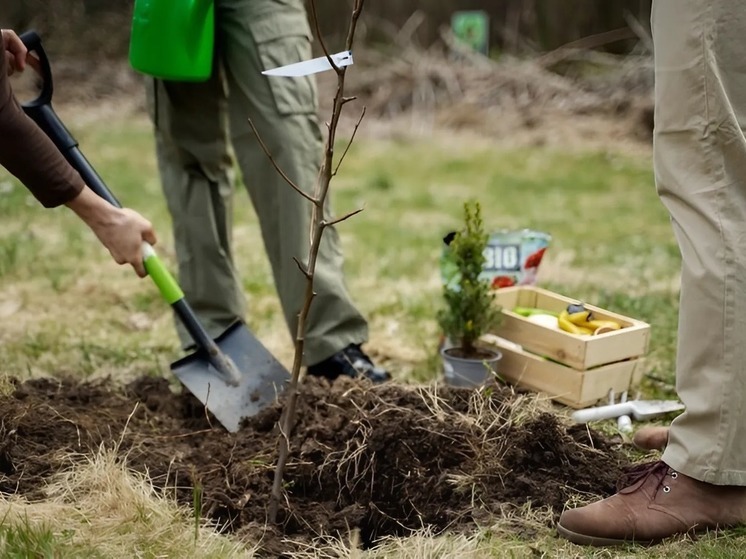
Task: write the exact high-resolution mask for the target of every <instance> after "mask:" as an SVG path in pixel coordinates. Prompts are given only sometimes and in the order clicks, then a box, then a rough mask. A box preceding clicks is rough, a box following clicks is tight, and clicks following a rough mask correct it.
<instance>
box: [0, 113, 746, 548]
mask: <svg viewBox="0 0 746 559" xmlns="http://www.w3.org/2000/svg"><path fill="white" fill-rule="evenodd" d="M60 114H61V116H62V117H63V119H65V118H66V116H65V112H64V111H60ZM70 114H71V115H72V116H69V117H67V118H68V126H69V127H70V128H71V130H72V131H73V133H74V135H75V136H76V137H77V139H78V140H79V142H80V145H81V148H82V150H83V152H84V153H85V154H86V155H87V157H88V159H89V160H90V161H91V162H92V163H93V165H94V166H95V167H96V168H97V170H98V171H99V174H101V175H102V177H103V178H104V180H105V181H106V182H107V183H108V185H109V187H110V188H111V189H112V190H113V191H114V193H115V194H116V195H117V196H118V197H119V198H120V200H121V201H122V202H123V203H124V204H125V205H127V206H130V207H133V208H135V209H137V210H139V211H140V212H142V213H143V214H145V215H146V216H147V217H148V218H150V219H151V220H152V221H153V223H154V224H155V226H156V229H157V232H158V234H159V238H160V241H159V243H158V246H157V249H158V250H159V252H160V253H161V254H162V256H163V257H164V259H165V260H166V262H167V263H168V265H169V266H170V267H171V269H174V254H173V243H172V236H171V231H170V222H169V217H168V213H167V211H166V208H165V204H164V201H163V198H162V196H161V192H160V186H159V182H158V178H157V173H156V166H155V160H154V153H153V140H152V137H151V132H150V128H149V125H148V122H147V120H146V118H145V116H144V115H141V114H136V115H129V116H126V115H125V116H116V115H112V116H110V117H108V118H106V119H101V120H97V121H89V120H85V121H80V122H78V121H77V120H76V118H75V113H74V112H73V113H70ZM339 151H340V150H338V152H339ZM237 188H238V192H237V196H238V202H239V203H237V204H236V206H235V224H236V225H235V229H234V235H235V247H236V260H237V266H238V269H239V271H240V273H241V276H242V281H243V286H244V289H245V291H246V292H247V294H248V297H249V301H250V311H249V315H248V316H247V317H246V318H247V322H248V324H249V326H250V327H251V328H252V329H253V330H254V331H255V333H256V334H257V335H258V336H259V337H260V338H261V339H262V340H263V341H264V343H265V344H266V345H267V346H268V347H269V348H270V349H271V350H272V351H273V352H274V353H275V354H276V355H277V356H278V357H279V358H280V359H281V360H283V361H285V362H286V363H289V362H290V360H291V358H292V346H291V343H290V338H289V334H288V332H287V330H286V327H285V325H284V322H283V319H282V313H281V312H280V308H279V305H278V303H277V300H276V296H275V292H274V287H273V284H272V278H271V273H270V269H269V265H268V262H267V260H266V257H265V255H264V252H263V247H262V245H261V238H260V235H259V231H258V224H257V219H256V216H255V214H254V212H253V210H252V208H251V206H250V203H249V201H248V198H247V196H246V195H245V192H243V191H242V189H241V187H240V185H237ZM332 192H333V194H332V196H333V208H334V210H335V212H336V213H337V214H340V215H341V214H344V213H347V212H349V211H352V210H355V209H357V208H363V211H362V212H361V213H360V214H359V215H357V216H355V217H353V218H352V219H350V220H348V221H346V222H344V223H342V224H341V225H340V226H339V230H340V234H341V237H342V243H343V248H344V251H345V255H346V272H347V282H348V284H349V286H350V289H351V292H352V294H353V296H354V298H355V300H356V301H357V302H358V304H359V306H360V308H361V309H362V310H363V312H364V313H365V314H366V315H367V316H368V318H369V320H370V331H371V337H370V342H369V345H368V347H369V349H370V352H371V353H372V354H373V355H374V356H375V357H376V358H377V359H378V360H379V361H381V362H382V363H384V364H385V365H386V366H387V367H388V368H389V369H390V370H391V371H392V373H393V375H394V378H395V380H396V381H397V382H404V383H423V382H429V381H432V380H433V379H435V378H436V377H437V376H438V374H439V366H438V359H437V354H436V347H437V339H438V329H437V326H436V324H435V319H434V317H435V309H436V308H437V306H438V304H439V297H440V278H439V273H438V258H439V255H440V251H441V238H442V236H443V235H444V234H445V233H446V232H448V231H450V230H451V229H453V228H454V227H455V226H457V225H458V223H459V220H460V218H461V208H462V204H463V202H464V201H466V200H468V199H478V200H479V201H480V202H481V204H482V208H483V214H484V217H485V224H486V226H487V227H488V228H490V229H494V230H497V229H503V228H509V229H513V228H531V229H536V230H539V231H545V232H547V233H549V234H551V235H552V243H551V245H550V248H549V249H548V251H547V253H546V256H545V258H544V261H543V263H542V268H541V269H540V272H539V280H538V283H539V285H541V286H543V287H547V288H549V289H552V290H554V291H557V292H560V293H563V294H566V295H569V296H572V297H575V298H578V299H582V300H585V301H587V302H589V303H593V304H595V305H599V306H602V307H605V308H608V309H611V310H614V311H617V312H620V313H622V314H626V315H629V316H633V317H635V318H638V319H640V320H644V321H646V322H648V323H650V325H651V331H652V338H651V344H650V351H649V355H648V359H647V361H646V373H647V376H646V378H645V380H644V381H643V384H642V395H643V396H666V397H670V396H671V388H672V385H673V378H674V351H675V334H676V317H677V300H678V269H679V254H678V250H677V247H676V244H675V242H674V238H673V234H672V231H671V227H670V224H669V221H668V217H667V214H666V212H665V210H664V208H663V207H662V206H661V204H660V203H659V201H658V199H657V196H656V193H655V188H654V184H653V176H652V171H651V159H650V155H649V153H645V151H644V150H642V152H640V151H635V152H626V151H622V150H619V151H618V152H614V151H611V150H608V149H607V150H598V149H593V148H592V147H591V148H578V147H577V146H576V147H573V148H566V149H563V148H562V147H561V146H555V147H527V146H518V147H513V148H508V147H505V143H504V142H500V143H497V142H490V141H489V140H487V139H475V138H472V137H466V136H465V137H460V136H453V135H451V134H446V133H439V134H433V135H431V136H428V137H424V136H420V137H408V136H395V137H369V136H367V135H366V134H364V133H363V134H361V136H360V137H359V138H358V139H357V140H356V142H355V144H354V145H353V147H352V149H351V150H350V152H349V154H348V156H347V158H346V160H345V162H344V165H343V166H342V169H341V171H340V173H339V175H338V177H337V178H336V179H335V180H334V181H333V183H332ZM0 223H1V224H2V225H0V227H1V228H2V235H0V319H2V322H3V329H2V331H1V332H0V341H1V344H0V363H2V369H0V372H2V374H3V375H4V377H5V378H6V379H7V378H9V377H11V376H13V377H18V378H21V379H24V378H29V377H39V376H54V375H76V376H78V377H81V378H92V379H93V378H105V377H107V376H109V375H110V376H111V378H112V379H116V380H113V381H112V382H121V383H124V382H125V381H127V380H129V379H133V378H135V377H138V376H141V375H148V374H152V375H161V374H163V372H164V371H167V370H168V364H169V362H170V361H172V360H173V359H174V358H175V357H176V356H177V355H178V348H177V340H176V336H175V333H174V329H173V322H172V317H171V314H170V311H169V309H168V307H167V305H166V304H165V303H163V302H162V301H161V300H160V298H159V295H158V293H157V290H156V289H155V288H154V286H153V285H152V284H151V283H150V281H149V280H147V279H145V280H138V279H137V278H136V277H135V276H134V274H133V273H132V272H131V270H129V269H125V268H121V267H117V266H116V265H115V264H114V263H113V262H112V261H110V259H109V258H108V256H107V254H106V253H105V251H104V249H102V248H101V247H100V246H99V245H98V244H97V243H96V242H95V239H94V238H93V236H92V234H91V233H90V232H89V231H87V230H86V229H85V228H84V226H83V225H82V224H81V223H80V222H79V221H77V220H76V218H75V217H74V216H73V215H72V214H71V212H68V211H66V210H65V209H56V210H52V211H49V210H44V209H43V208H41V207H40V206H39V205H38V204H36V203H35V201H34V200H33V199H32V198H30V196H29V195H28V193H27V192H26V191H25V190H24V189H23V188H22V187H20V186H19V185H18V183H17V182H16V181H14V180H13V179H12V178H10V177H8V176H7V175H2V176H0ZM4 385H7V383H4ZM110 462H111V460H110V457H107V455H105V454H102V456H99V457H95V458H94V459H93V461H92V464H91V465H90V467H89V470H90V471H88V473H87V474H86V475H88V476H89V478H91V477H93V478H94V480H95V479H98V478H95V476H96V475H101V470H102V469H104V470H105V471H106V472H108V474H107V475H109V476H111V475H113V474H112V473H111V472H115V473H116V476H114V479H115V480H116V483H117V484H121V485H122V486H123V487H126V488H127V489H126V491H125V490H121V494H122V495H125V496H126V497H125V498H128V499H132V500H133V503H135V501H136V503H135V504H134V505H133V507H135V508H137V510H138V511H140V513H139V514H140V516H141V517H148V515H149V514H150V512H149V511H155V510H157V511H158V512H159V514H161V516H159V517H158V518H160V519H161V520H162V521H163V522H165V523H167V524H171V525H173V527H174V528H173V529H172V530H164V529H163V526H160V527H156V526H153V525H152V524H153V522H151V521H147V522H146V521H145V520H143V518H140V519H139V520H132V519H131V518H129V517H127V515H126V514H125V515H124V516H123V517H122V518H125V517H126V520H121V519H120V517H118V516H116V514H122V513H121V511H118V512H117V511H114V512H112V510H113V509H112V508H111V507H110V508H108V509H102V510H106V513H102V514H99V515H98V516H102V517H106V516H107V514H109V516H108V518H109V522H108V523H107V527H109V528H110V527H111V526H110V525H111V524H112V523H114V524H116V523H119V525H120V526H122V527H127V526H129V528H130V529H126V528H123V529H120V530H114V531H112V532H110V533H109V534H110V535H109V536H108V537H107V542H106V545H105V546H104V544H103V543H100V542H99V543H97V539H96V527H97V526H99V524H97V523H101V522H102V518H94V517H96V516H97V513H96V511H95V506H94V508H93V509H92V508H90V507H91V506H92V505H91V503H90V502H88V501H85V499H84V498H82V497H81V498H79V497H80V496H79V495H75V494H69V493H68V494H65V495H66V496H65V497H64V498H63V499H62V501H64V503H66V506H67V507H68V508H67V509H54V507H61V506H62V505H60V504H59V503H56V504H54V505H52V504H51V503H48V504H47V505H46V507H47V509H50V510H51V512H49V511H47V509H45V508H44V507H45V504H44V503H39V504H36V505H18V504H16V505H14V507H15V508H14V509H13V510H15V511H16V512H15V513H14V515H15V514H18V516H14V515H7V516H5V517H4V520H3V521H2V523H1V524H0V549H2V550H3V556H17V557H22V556H27V555H24V550H26V553H30V552H29V551H28V550H30V549H34V550H37V555H34V556H44V557H47V556H49V557H53V556H54V557H57V556H59V557H68V556H69V557H78V556H92V557H96V556H107V557H110V556H122V557H126V556H132V553H131V550H132V549H137V550H139V551H138V553H140V555H138V556H143V557H156V556H169V553H170V552H169V551H168V549H169V548H168V546H167V545H166V546H165V547H164V546H160V547H159V546H158V545H155V544H153V547H152V549H150V550H149V549H148V548H147V546H146V545H145V544H144V540H146V539H148V538H150V541H151V543H152V542H157V541H161V542H168V541H169V540H171V541H173V540H174V539H179V538H182V537H186V536H184V534H188V533H190V530H191V529H192V528H190V527H191V526H192V525H193V524H194V520H193V519H192V518H190V512H189V511H182V510H176V509H173V508H169V507H172V504H171V503H168V502H163V500H162V499H161V500H159V499H156V498H155V497H154V496H153V495H152V492H151V491H150V490H149V489H148V486H147V480H141V479H135V480H132V479H129V478H127V474H126V472H120V471H119V469H118V466H117V465H113V464H111V463H110ZM73 473H74V472H73ZM70 475H73V474H70ZM81 476H82V474H81ZM73 477H74V476H73ZM63 481H64V480H63ZM67 483H68V485H67V486H66V487H67V488H68V489H69V488H70V487H71V484H72V482H71V481H70V480H69V479H68V480H67ZM96 483H100V482H99V481H96ZM110 483H114V482H112V481H111V480H110ZM104 486H105V484H104ZM133 486H134V487H135V489H132V487H133ZM117 487H119V485H117ZM60 491H61V490H59V488H58V493H59V492H60ZM63 493H64V492H63ZM86 495H87V493H86ZM71 503H72V504H71ZM5 505H6V506H9V502H6V503H5ZM19 507H20V508H19ZM86 507H88V508H86ZM19 510H20V511H21V512H20V513H19V512H18V511H19ZM60 510H65V511H67V512H66V513H63V514H60V512H59V511H60ZM74 510H78V511H81V510H84V511H85V512H80V514H81V515H84V518H83V519H81V518H76V515H75V514H74V513H73V512H72V511H74ZM24 511H25V513H24ZM164 511H165V512H164ZM24 514H25V516H24ZM544 514H546V513H544V512H542V511H529V510H527V511H525V514H523V515H522V516H520V517H519V518H514V519H512V520H505V521H501V522H500V523H498V524H496V525H495V526H493V527H490V528H489V529H487V528H486V529H485V530H484V531H483V532H482V533H480V534H477V535H475V536H474V537H471V538H467V537H437V538H434V537H430V536H429V535H428V534H427V533H423V534H421V535H418V536H417V537H415V538H411V539H408V540H391V541H388V542H385V543H384V544H383V545H382V546H381V547H380V548H378V549H376V550H372V551H368V552H365V553H363V552H359V553H358V552H355V551H353V550H351V549H350V547H349V546H351V545H352V544H351V543H349V542H346V541H345V542H340V541H328V542H326V545H321V543H319V545H317V546H316V547H314V548H310V549H309V551H308V554H307V556H308V557H338V556H349V557H370V558H374V557H412V558H415V557H416V558H421V557H422V558H424V557H506V556H511V557H529V556H530V557H628V556H631V555H635V554H640V555H643V554H644V555H645V556H648V557H672V556H675V557H713V558H722V557H740V556H742V551H741V547H742V546H743V544H744V538H743V537H742V536H741V535H740V534H739V533H737V532H731V533H728V534H726V535H720V536H717V537H715V536H711V537H705V538H702V539H701V540H699V541H697V542H690V541H681V542H673V543H668V544H666V545H664V546H661V547H658V548H654V549H651V550H649V551H646V552H644V553H643V552H642V551H641V550H639V549H635V548H630V549H624V550H621V551H607V550H599V551H594V550H585V549H582V548H578V547H575V546H572V545H570V544H566V543H564V542H561V541H559V540H557V539H556V538H555V536H554V533H553V532H552V531H550V530H548V529H547V528H546V527H545V525H544V524H543V522H542V519H543V518H545V517H544V516H542V515H544ZM515 526H520V529H515V530H513V527H515ZM527 527H530V528H531V529H530V530H529V529H527ZM197 529H200V528H199V526H197ZM133 530H134V531H137V530H142V531H143V534H142V535H141V537H140V538H139V539H138V538H135V537H133V535H132V531H133ZM201 530H202V533H203V534H208V533H209V534H210V536H209V537H207V536H205V535H203V536H202V537H201V539H200V540H199V541H200V546H199V548H198V549H197V548H195V549H194V550H193V553H194V555H193V556H199V557H233V556H244V555H246V556H249V555H250V553H251V552H250V550H246V549H243V548H242V547H241V544H240V543H238V542H235V541H230V540H229V539H228V538H226V537H223V536H217V535H215V534H212V533H211V532H210V531H209V528H204V527H202V528H201ZM76 531H77V533H78V538H77V539H75V542H74V544H73V543H71V542H72V540H71V538H72V536H71V533H75V532H76ZM527 533H528V534H531V536H530V537H527V536H525V534H527ZM521 534H524V535H521ZM117 538H120V539H119V540H118V539H117ZM159 538H160V540H159ZM73 539H74V538H73ZM34 546H36V547H34ZM39 546H42V547H39ZM180 549H182V548H180ZM239 549H241V551H239ZM39 550H49V551H39ZM55 550H56V551H55ZM117 550H118V551H117ZM127 550H129V552H128V551H127ZM172 552H173V553H176V550H175V549H174V550H173V551H172ZM128 553H129V554H128ZM178 553H186V552H184V551H183V549H182V550H181V551H180V552H178ZM120 554H121V555H120ZM171 556H177V555H171Z"/></svg>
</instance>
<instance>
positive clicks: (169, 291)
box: [142, 243, 184, 305]
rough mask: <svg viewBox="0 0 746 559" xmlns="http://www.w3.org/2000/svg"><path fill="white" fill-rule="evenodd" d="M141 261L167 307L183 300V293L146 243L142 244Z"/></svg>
mask: <svg viewBox="0 0 746 559" xmlns="http://www.w3.org/2000/svg"><path fill="white" fill-rule="evenodd" d="M142 254H143V257H142V261H143V264H144V265H145V269H146V270H147V272H148V275H149V276H150V277H151V279H152V280H153V283H155V285H156V286H158V290H159V291H160V292H161V295H162V296H163V298H164V299H165V300H166V302H167V303H168V304H169V305H173V304H174V303H176V302H177V301H180V300H181V299H183V298H184V292H183V291H182V290H181V287H179V284H178V283H177V282H176V280H175V279H174V277H173V276H172V275H171V273H170V272H169V271H168V269H167V268H166V266H165V265H164V264H163V262H162V261H161V259H160V258H158V255H157V254H156V253H155V250H153V247H152V246H150V245H149V244H148V243H143V244H142Z"/></svg>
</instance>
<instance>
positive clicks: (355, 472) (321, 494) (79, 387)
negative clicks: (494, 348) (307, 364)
mask: <svg viewBox="0 0 746 559" xmlns="http://www.w3.org/2000/svg"><path fill="white" fill-rule="evenodd" d="M281 403H282V400H281V401H280V402H279V403H277V404H275V405H273V406H271V407H268V408H266V409H265V410H263V411H262V412H261V413H260V414H259V415H257V416H255V417H253V418H251V419H249V420H247V421H246V422H245V425H244V426H243V427H242V429H241V430H240V431H239V432H237V433H234V434H231V433H228V432H226V431H225V430H223V429H222V428H221V427H220V426H219V425H217V424H216V423H215V422H214V421H213V419H212V417H211V416H210V414H209V413H207V412H206V410H205V409H204V408H203V407H201V405H200V404H199V402H197V401H196V400H195V399H194V398H193V397H191V395H189V394H188V393H184V394H182V393H179V391H178V390H175V389H173V388H172V387H171V386H169V383H168V381H167V380H165V379H161V378H141V379H138V380H137V381H135V382H133V383H131V384H130V385H128V386H127V387H126V388H125V389H121V388H120V389H114V388H113V387H112V384H111V383H109V382H106V381H99V382H96V383H76V382H72V381H60V380H53V379H42V380H39V379H37V380H30V381H26V382H24V383H16V386H15V391H14V392H13V393H12V394H11V395H9V396H4V397H2V398H0V491H2V492H3V493H6V494H17V495H22V496H25V497H26V498H28V499H31V500H36V499H43V498H44V497H45V493H44V488H45V481H46V480H47V479H49V477H50V476H52V475H53V474H55V473H57V472H59V471H61V470H62V469H64V468H68V467H70V465H71V460H74V459H75V456H76V455H77V456H81V455H85V454H86V453H88V454H90V453H91V452H93V451H95V450H97V449H98V448H99V447H100V446H101V445H104V446H106V447H113V448H116V449H117V452H118V454H119V455H120V456H121V457H122V459H123V460H126V463H127V464H128V465H129V467H130V468H132V469H134V470H137V471H143V472H145V471H146V472H147V473H148V475H149V476H150V477H151V478H152V479H153V482H154V484H155V486H156V487H157V488H159V489H164V490H168V491H171V492H172V494H175V495H176V497H177V499H178V500H179V501H180V502H181V503H182V504H185V505H191V504H192V503H193V488H194V487H195V486H199V487H201V489H202V492H203V506H202V514H203V516H205V517H207V518H209V519H212V520H214V521H216V522H217V523H218V524H219V526H220V527H221V529H222V530H225V531H227V532H231V533H233V534H235V535H237V536H238V537H241V538H244V539H245V540H246V541H248V542H251V543H255V542H257V541H259V540H261V550H262V551H263V552H264V553H266V554H267V555H268V556H274V557H277V556H282V554H283V553H287V552H288V548H289V547H290V548H292V545H293V542H294V541H295V542H301V543H302V542H308V541H310V540H311V539H312V538H314V537H316V536H318V535H320V534H332V535H341V536H343V537H344V536H346V535H347V534H348V533H349V531H350V530H353V529H357V530H359V534H360V537H361V540H362V542H363V543H364V544H365V545H374V543H375V541H376V540H377V539H378V538H381V537H383V536H388V535H406V534H407V533H409V532H410V531H412V530H417V529H420V528H422V527H425V526H429V527H431V528H433V529H434V530H435V531H436V532H438V531H449V532H454V531H456V532H458V531H468V530H471V529H473V528H474V527H476V526H478V525H489V523H490V522H491V521H495V520H496V519H498V518H499V517H500V515H502V514H505V512H506V511H507V510H510V509H511V508H513V509H515V508H516V507H521V506H523V505H526V504H527V503H530V504H531V506H532V507H533V508H538V507H551V510H552V511H553V513H554V515H555V518H556V515H558V514H559V513H560V512H561V511H562V509H563V506H564V505H565V503H566V501H567V500H568V498H570V497H571V496H573V495H577V494H578V493H581V494H583V495H584V496H585V497H589V496H593V495H599V496H603V495H607V494H610V493H611V492H613V490H614V483H615V481H616V479H617V478H618V476H619V475H620V473H621V472H622V469H623V468H624V467H625V466H626V465H627V461H626V459H625V457H624V455H623V454H622V453H621V451H620V449H619V447H618V446H617V445H616V444H615V443H613V442H611V441H609V440H606V439H604V438H603V437H601V436H600V435H598V434H596V433H594V432H592V431H590V430H588V429H586V427H585V426H567V425H566V424H565V423H563V422H562V421H561V420H560V418H559V416H558V415H556V414H554V413H551V412H547V411H541V410H540V409H539V408H537V406H536V405H535V404H536V401H535V399H532V398H531V397H528V396H525V395H520V394H516V393H515V392H514V391H512V390H510V389H508V388H505V387H500V386H493V387H489V388H488V389H483V390H481V391H474V390H469V389H457V388H451V387H447V386H428V387H424V386H420V387H416V386H409V385H402V384H396V383H390V384H386V385H383V386H372V385H370V384H369V383H368V382H367V381H363V380H360V381H358V380H353V379H346V378H345V379H338V380H337V381H335V382H334V383H329V382H328V381H327V380H323V379H317V378H315V377H307V378H306V379H305V380H304V381H303V383H302V393H301V398H300V399H299V406H300V407H299V411H298V415H297V417H298V420H297V424H296V426H295V429H294V430H293V432H292V435H291V457H290V460H289V462H288V466H287V470H286V476H285V480H284V481H285V490H286V500H285V502H284V503H283V504H282V506H281V511H280V518H279V520H280V522H279V523H278V525H277V526H268V525H267V522H266V520H267V519H266V514H267V509H268V503H269V495H270V488H271V485H272V479H273V474H274V464H275V459H276V447H277V440H278V439H277V433H276V423H277V420H278V418H279V415H280V411H281V408H280V404H281Z"/></svg>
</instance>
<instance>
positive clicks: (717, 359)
mask: <svg viewBox="0 0 746 559" xmlns="http://www.w3.org/2000/svg"><path fill="white" fill-rule="evenodd" d="M652 30H653V40H654V44H655V130H654V165H655V177H656V184H657V188H658V193H659V195H660V198H661V200H662V202H663V203H664V204H665V206H666V207H667V209H668V210H669V213H670V215H671V221H672V224H673V228H674V232H675V235H676V238H677V241H678V244H679V248H680V250H681V257H682V270H681V295H680V297H681V300H680V309H679V332H678V352H677V364H676V389H677V392H678V395H679V397H680V399H681V400H682V402H683V403H684V404H685V405H686V410H685V411H684V412H683V413H682V414H681V415H680V416H679V417H677V418H676V419H675V420H674V421H673V423H672V424H671V427H670V430H669V431H665V430H660V429H659V430H655V431H653V430H648V431H647V432H646V433H645V436H644V437H642V436H641V437H638V439H639V440H640V443H639V444H640V445H641V446H648V447H651V448H660V447H663V446H665V451H664V452H663V455H662V457H661V460H660V461H657V462H653V463H651V464H646V465H642V466H639V467H638V468H636V469H635V471H633V472H632V476H631V478H630V479H629V480H628V482H627V483H626V485H625V486H624V487H623V488H622V489H621V490H620V491H619V493H617V494H616V495H614V496H612V497H609V498H607V499H604V500H601V501H599V502H596V503H592V504H590V505H587V506H585V507H580V508H576V509H573V510H567V511H565V512H563V513H562V516H561V517H560V520H559V523H558V530H559V533H560V535H561V536H563V537H565V538H568V539H569V540H571V541H574V542H576V543H580V544H590V545H613V544H618V543H622V542H629V541H635V542H641V543H649V542H656V541H659V540H661V539H663V538H666V537H669V536H674V535H678V534H685V533H690V532H695V531H703V530H708V529H713V528H716V527H720V528H723V527H728V526H735V525H739V524H743V523H744V522H745V521H746V437H743V432H744V428H746V405H744V393H745V392H746V344H745V343H744V332H746V138H745V137H744V126H746V56H744V52H746V9H744V4H743V2H741V1H740V0H712V1H709V2H700V1H697V0H654V2H653V11H652Z"/></svg>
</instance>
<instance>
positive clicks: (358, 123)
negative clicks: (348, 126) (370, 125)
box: [332, 107, 365, 177]
mask: <svg viewBox="0 0 746 559" xmlns="http://www.w3.org/2000/svg"><path fill="white" fill-rule="evenodd" d="M364 116H365V107H363V110H362V112H361V113H360V118H358V119H357V122H356V123H355V128H354V129H353V130H352V136H350V141H349V142H347V147H345V150H344V151H343V152H342V157H340V158H339V162H338V163H337V167H336V168H335V169H334V172H333V173H332V176H333V177H336V176H337V171H339V167H340V166H341V165H342V161H344V160H345V156H346V155H347V152H348V151H350V146H351V145H352V142H354V141H355V134H357V129H358V128H360V123H361V122H362V121H363V117H364Z"/></svg>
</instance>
